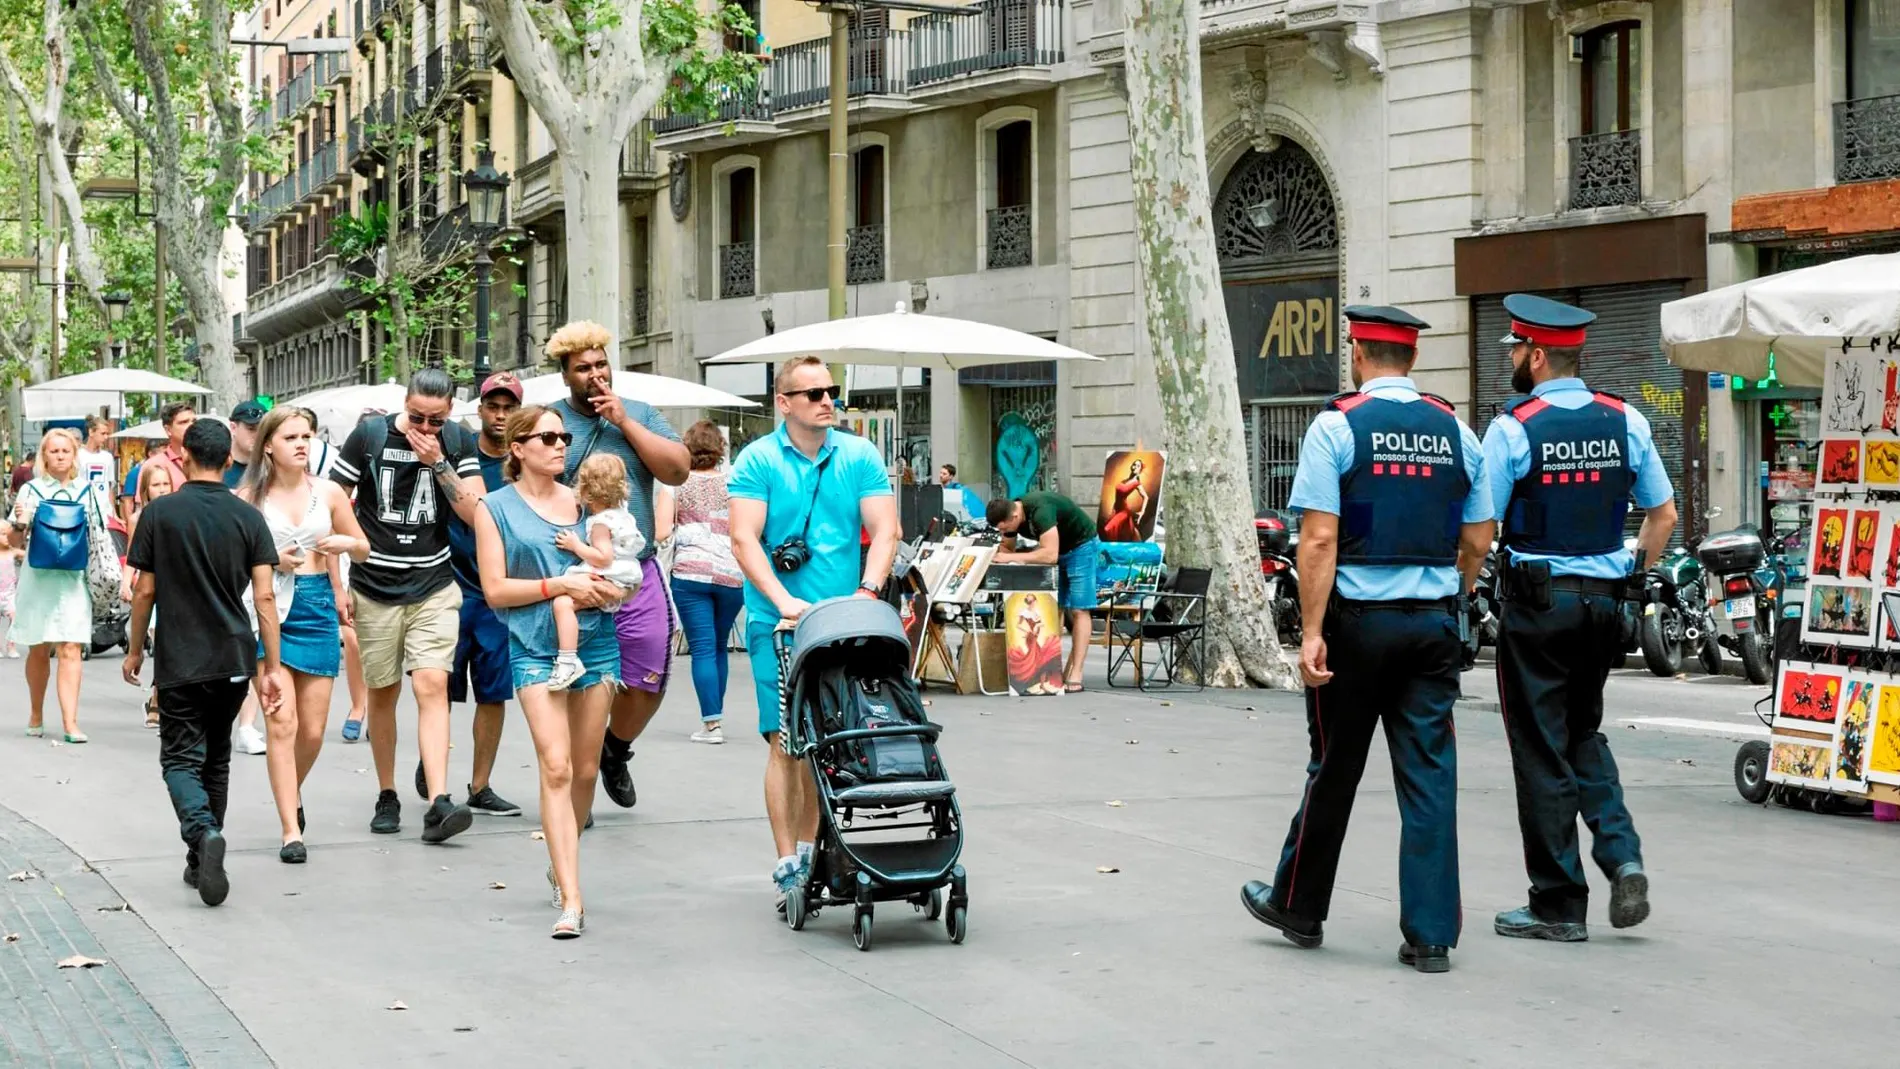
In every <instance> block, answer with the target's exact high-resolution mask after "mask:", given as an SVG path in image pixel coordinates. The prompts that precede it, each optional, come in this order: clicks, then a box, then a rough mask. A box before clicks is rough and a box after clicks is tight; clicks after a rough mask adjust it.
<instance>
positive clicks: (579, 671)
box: [548, 656, 587, 692]
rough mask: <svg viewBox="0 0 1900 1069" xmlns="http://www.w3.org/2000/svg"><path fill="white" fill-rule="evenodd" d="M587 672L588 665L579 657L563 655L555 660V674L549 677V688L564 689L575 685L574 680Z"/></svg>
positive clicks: (553, 689) (552, 690)
mask: <svg viewBox="0 0 1900 1069" xmlns="http://www.w3.org/2000/svg"><path fill="white" fill-rule="evenodd" d="M586 674H587V666H586V665H583V664H582V663H581V659H580V658H579V657H566V656H563V657H561V658H559V659H558V660H556V661H555V662H554V674H553V675H551V676H549V677H548V690H549V691H551V692H554V691H563V690H566V689H567V688H569V687H571V686H573V685H574V681H575V680H577V679H579V678H580V677H581V676H583V675H586Z"/></svg>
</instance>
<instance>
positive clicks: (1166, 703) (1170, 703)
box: [1161, 702, 1174, 707]
mask: <svg viewBox="0 0 1900 1069" xmlns="http://www.w3.org/2000/svg"><path fill="white" fill-rule="evenodd" d="M1161 704H1162V706H1163V707H1166V706H1170V705H1173V704H1174V703H1173V702H1162V703H1161Z"/></svg>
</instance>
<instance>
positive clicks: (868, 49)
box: [759, 28, 910, 114]
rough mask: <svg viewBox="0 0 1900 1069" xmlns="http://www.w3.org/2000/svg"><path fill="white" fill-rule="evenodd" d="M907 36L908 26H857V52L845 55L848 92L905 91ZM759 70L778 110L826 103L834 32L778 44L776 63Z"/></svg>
mask: <svg viewBox="0 0 1900 1069" xmlns="http://www.w3.org/2000/svg"><path fill="white" fill-rule="evenodd" d="M906 36H908V35H907V34H906V33H905V31H903V30H889V29H876V28H854V29H853V30H852V31H851V46H850V47H851V53H850V55H849V56H848V57H847V59H846V61H845V65H846V74H845V77H846V83H847V95H849V96H853V97H860V96H897V95H901V94H902V93H903V92H904V64H905V63H906V62H907V61H908V60H909V56H910V53H909V49H908V47H907V46H906V44H905V38H906ZM759 74H760V77H761V79H762V80H765V81H768V82H769V83H770V85H771V87H772V110H773V111H774V112H775V113H778V114H783V113H784V112H788V111H797V110H798V109H800V108H815V107H821V106H823V105H825V104H827V103H829V102H830V100H831V38H829V37H819V38H816V39H814V40H810V41H800V42H798V43H797V44H792V45H786V46H785V47H784V48H780V49H775V50H774V51H773V53H772V61H771V63H769V64H767V65H765V66H764V67H763V68H761V69H760V71H759Z"/></svg>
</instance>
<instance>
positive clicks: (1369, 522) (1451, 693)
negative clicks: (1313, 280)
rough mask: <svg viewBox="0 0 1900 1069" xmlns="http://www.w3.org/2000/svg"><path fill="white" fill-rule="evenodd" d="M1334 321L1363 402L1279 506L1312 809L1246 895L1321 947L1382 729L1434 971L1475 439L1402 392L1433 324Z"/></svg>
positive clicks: (1453, 825)
mask: <svg viewBox="0 0 1900 1069" xmlns="http://www.w3.org/2000/svg"><path fill="white" fill-rule="evenodd" d="M1345 313H1346V319H1347V320H1348V323H1349V326H1350V330H1349V337H1350V339H1351V342H1352V380H1353V382H1354V383H1355V384H1357V385H1358V386H1359V387H1360V388H1359V390H1358V392H1356V393H1346V394H1341V395H1339V396H1338V397H1335V398H1333V399H1332V400H1331V401H1330V402H1328V403H1327V405H1326V410H1325V411H1323V412H1321V413H1320V415H1319V418H1317V419H1315V420H1314V421H1313V425H1312V426H1311V427H1309V428H1308V429H1307V432H1306V439H1305V441H1304V442H1303V443H1302V444H1301V446H1300V465H1299V471H1298V472H1297V473H1296V474H1295V476H1294V480H1293V493H1292V495H1291V498H1290V500H1289V502H1288V504H1289V506H1290V507H1292V508H1295V509H1300V510H1302V511H1303V512H1304V514H1305V518H1304V520H1303V521H1302V523H1301V528H1300V553H1299V557H1300V560H1299V564H1300V604H1301V606H1302V608H1303V611H1304V613H1305V631H1304V634H1305V635H1306V640H1305V642H1304V644H1303V645H1302V647H1301V650H1300V675H1301V676H1302V677H1303V678H1304V680H1305V682H1306V688H1307V689H1306V723H1307V735H1308V738H1309V740H1310V742H1311V745H1312V759H1311V760H1310V761H1309V762H1308V763H1307V766H1306V793H1305V797H1304V800H1303V801H1302V802H1301V805H1300V809H1299V811H1298V812H1297V813H1295V814H1294V815H1293V823H1292V826H1291V827H1290V828H1289V829H1288V830H1287V837H1286V846H1285V849H1283V850H1282V851H1281V854H1280V867H1279V869H1278V870H1277V871H1276V872H1275V873H1274V877H1273V884H1272V886H1268V885H1267V884H1265V883H1262V882H1260V881H1259V880H1254V881H1251V882H1249V883H1248V884H1247V885H1246V886H1245V887H1243V888H1242V889H1241V893H1240V897H1241V901H1242V902H1243V903H1244V904H1245V905H1246V907H1247V911H1248V912H1249V913H1252V914H1253V916H1254V918H1255V919H1256V920H1258V921H1260V922H1261V923H1263V924H1266V925H1269V926H1271V927H1273V928H1277V929H1279V930H1280V932H1281V934H1283V935H1284V936H1285V937H1286V938H1287V939H1288V940H1289V941H1290V942H1292V943H1293V944H1294V945H1296V946H1300V947H1305V948H1312V947H1317V946H1319V945H1320V941H1321V939H1322V933H1321V924H1322V922H1324V921H1325V920H1326V912H1327V906H1328V904H1329V903H1330V902H1331V900H1332V896H1333V877H1334V874H1335V872H1336V871H1337V869H1338V867H1339V848H1340V844H1341V843H1342V842H1343V841H1344V839H1345V837H1346V821H1347V818H1348V817H1349V816H1350V815H1351V813H1352V803H1353V795H1354V793H1355V792H1356V790H1357V789H1358V786H1359V777H1360V774H1361V773H1363V772H1364V771H1365V766H1366V751H1367V748H1368V747H1369V746H1370V745H1371V744H1372V733H1373V730H1374V728H1376V727H1377V726H1379V722H1380V721H1381V720H1383V721H1384V727H1385V736H1386V745H1387V746H1388V748H1389V749H1390V750H1391V755H1392V778H1393V780H1394V781H1395V782H1396V783H1397V786H1398V799H1399V815H1400V819H1401V825H1402V831H1401V832H1400V840H1399V930H1400V932H1401V933H1403V935H1404V937H1405V943H1404V945H1403V946H1401V947H1400V948H1399V960H1400V961H1401V962H1403V963H1405V964H1406V965H1409V966H1411V967H1413V968H1415V969H1417V970H1418V971H1419V972H1444V971H1446V970H1447V969H1449V968H1450V967H1451V948H1452V947H1453V946H1456V945H1457V943H1458V932H1459V928H1460V926H1461V917H1460V912H1459V906H1458V901H1459V900H1458V824H1457V790H1458V768H1457V753H1456V749H1455V744H1454V741H1453V733H1452V720H1451V713H1452V703H1453V702H1454V701H1455V700H1456V699H1457V697H1458V671H1459V660H1460V650H1461V644H1460V635H1459V628H1460V624H1461V622H1462V621H1463V619H1464V614H1463V612H1462V609H1461V608H1460V605H1459V602H1460V601H1461V600H1462V599H1461V598H1460V597H1459V595H1460V594H1461V593H1462V592H1463V591H1466V590H1468V589H1469V588H1470V585H1471V582H1472V580H1473V579H1474V578H1475V577H1476V575H1477V571H1478V568H1479V566H1480V565H1481V564H1482V563H1483V560H1484V555H1485V551H1486V550H1487V549H1489V548H1490V543H1491V529H1492V522H1491V521H1492V515H1493V509H1492V507H1491V493H1490V486H1489V484H1488V483H1487V482H1486V481H1485V479H1484V472H1483V454H1482V451H1481V450H1480V448H1479V445H1478V437H1477V435H1475V434H1473V433H1472V432H1471V429H1470V428H1468V427H1466V426H1465V425H1464V424H1463V423H1462V422H1460V421H1459V419H1458V417H1457V416H1456V415H1454V414H1453V412H1452V407H1451V405H1450V404H1449V403H1447V402H1446V401H1444V400H1442V399H1440V398H1437V397H1433V396H1432V395H1430V394H1423V393H1420V392H1419V391H1418V388H1417V387H1416V386H1414V385H1413V383H1412V380H1411V378H1410V377H1409V375H1410V372H1411V370H1412V363H1413V361H1415V360H1416V359H1417V357H1418V348H1417V346H1418V332H1419V331H1421V330H1424V329H1426V327H1427V324H1425V323H1424V322H1422V321H1420V320H1419V319H1417V318H1415V317H1413V316H1411V315H1409V314H1407V313H1405V312H1402V311H1400V310H1399V309H1397V308H1381V307H1370V306H1365V305H1353V306H1350V307H1348V308H1347V309H1346V310H1345ZM1461 572H1462V577H1461V575H1460V573H1461Z"/></svg>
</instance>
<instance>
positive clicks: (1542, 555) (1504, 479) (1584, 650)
mask: <svg viewBox="0 0 1900 1069" xmlns="http://www.w3.org/2000/svg"><path fill="white" fill-rule="evenodd" d="M1504 307H1505V311H1506V312H1508V313H1509V314H1510V316H1511V332H1510V334H1508V335H1506V336H1505V338H1504V339H1503V341H1504V344H1506V345H1508V346H1509V347H1510V350H1511V365H1512V372H1513V378H1512V384H1513V386H1515V387H1516V388H1517V389H1518V390H1520V391H1521V392H1523V393H1525V394H1527V395H1528V396H1526V397H1523V398H1521V399H1520V400H1518V401H1517V402H1515V403H1513V404H1512V405H1511V406H1510V407H1509V408H1508V409H1506V411H1505V412H1504V413H1503V414H1501V415H1499V416H1498V418H1497V419H1496V420H1495V421H1493V422H1492V424H1491V426H1490V427H1489V428H1488V429H1487V430H1486V432H1485V438H1484V452H1485V470H1486V472H1487V477H1488V478H1489V479H1490V481H1491V486H1492V496H1493V497H1494V498H1495V499H1496V502H1497V505H1498V506H1499V510H1498V511H1499V516H1500V518H1501V521H1502V529H1501V531H1500V532H1499V536H1498V537H1499V542H1500V543H1501V545H1502V547H1503V550H1502V553H1503V560H1502V561H1501V564H1502V565H1503V567H1502V571H1501V575H1500V578H1501V579H1502V584H1501V594H1502V603H1501V605H1500V609H1499V636H1498V679H1499V692H1500V698H1501V701H1502V704H1503V710H1504V725H1505V733H1506V735H1507V737H1508V738H1509V740H1510V744H1511V763H1512V766H1513V768H1514V770H1515V772H1516V782H1517V812H1518V827H1519V830H1520V832H1521V834H1522V837H1523V845H1524V864H1525V868H1526V870H1527V872H1528V874H1529V876H1530V892H1529V901H1528V903H1527V904H1526V905H1524V906H1523V907H1520V908H1518V909H1514V910H1511V911H1509V912H1506V913H1500V914H1498V916H1497V918H1496V920H1495V922H1494V928H1495V930H1496V931H1497V932H1498V934H1500V935H1506V936H1513V937H1517V938H1525V939H1547V940H1556V941H1563V942H1576V941H1581V940H1584V939H1587V938H1588V937H1589V930H1588V928H1587V915H1588V905H1589V894H1590V890H1589V884H1588V883H1587V882H1586V880H1585V877H1584V872H1583V865H1582V860H1581V857H1580V847H1579V835H1578V831H1577V820H1578V818H1579V817H1581V818H1582V819H1583V822H1584V823H1585V824H1587V825H1588V826H1589V827H1590V829H1591V832H1592V835H1593V837H1594V839H1595V843H1594V845H1593V848H1592V850H1591V857H1592V859H1593V860H1594V861H1595V862H1596V864H1597V867H1598V868H1599V869H1600V870H1601V871H1602V873H1603V875H1604V877H1605V878H1606V879H1607V880H1608V881H1609V884H1610V906H1609V911H1608V912H1609V919H1610V924H1611V926H1612V927H1616V928H1627V927H1629V926H1631V925H1634V924H1639V923H1641V922H1642V921H1643V920H1644V918H1646V917H1647V916H1648V915H1649V879H1648V876H1647V875H1646V874H1645V873H1644V871H1643V864H1642V842H1641V840H1640V839H1639V838H1638V837H1637V834H1636V826H1635V822H1634V821H1633V820H1632V818H1631V817H1630V812H1629V807H1628V806H1627V805H1626V804H1625V803H1624V799H1623V788H1622V784H1621V782H1620V780H1619V778H1618V775H1617V769H1616V759H1615V758H1614V757H1613V756H1612V755H1611V753H1610V745H1609V740H1608V739H1606V738H1605V737H1604V736H1603V732H1602V730H1601V729H1602V723H1603V685H1604V683H1605V681H1606V679H1607V678H1608V675H1609V670H1610V667H1611V665H1612V663H1613V662H1617V661H1620V660H1621V657H1622V654H1623V650H1624V649H1625V648H1626V644H1627V642H1628V640H1629V638H1630V632H1631V631H1632V630H1633V623H1634V616H1633V614H1632V613H1631V611H1630V610H1631V606H1630V604H1629V603H1628V602H1627V601H1626V597H1627V596H1628V595H1629V594H1630V593H1631V591H1630V589H1629V586H1630V584H1628V582H1627V581H1626V577H1628V576H1629V575H1630V574H1631V572H1632V571H1633V570H1635V569H1636V568H1637V567H1638V566H1639V562H1640V561H1641V560H1642V559H1644V557H1648V558H1650V559H1654V557H1655V556H1656V555H1657V554H1659V553H1660V552H1661V550H1662V548H1663V546H1664V545H1665V544H1666V543H1667V541H1668V539H1669V533H1670V531H1671V530H1672V529H1674V527H1675V523H1676V509H1675V503H1674V496H1675V494H1674V490H1673V489H1672V488H1671V487H1670V485H1669V478H1668V476H1667V474H1666V473H1665V472H1664V470H1663V466H1662V462H1661V459H1660V458H1659V457H1658V456H1657V453H1656V448H1655V443H1654V441H1653V439H1652V438H1651V436H1650V428H1649V423H1648V421H1647V420H1646V419H1644V417H1643V415H1642V413H1640V412H1638V411H1637V410H1635V409H1633V408H1630V407H1629V406H1627V405H1625V404H1624V403H1623V401H1622V399H1621V398H1619V397H1617V396H1616V395H1614V394H1608V393H1602V392H1599V391H1592V390H1591V389H1589V388H1588V387H1587V386H1585V385H1584V383H1583V380H1582V379H1580V378H1578V377H1577V374H1578V371H1579V361H1580V357H1581V354H1582V351H1583V348H1584V343H1585V339H1586V328H1587V327H1588V326H1589V324H1590V323H1591V321H1593V320H1594V319H1595V318H1596V317H1595V316H1594V315H1592V314H1591V313H1589V312H1586V311H1584V310H1583V309H1580V308H1573V307H1571V306H1569V305H1565V304H1560V303H1558V302H1556V301H1551V300H1546V299H1543V298H1539V297H1529V296H1525V295H1522V294H1513V295H1512V296H1510V297H1507V298H1506V299H1505V302H1504ZM1632 497H1633V498H1634V500H1635V503H1636V504H1637V505H1638V506H1640V507H1641V508H1642V509H1643V510H1644V516H1643V524H1642V530H1641V532H1640V534H1639V535H1638V541H1639V543H1640V549H1641V551H1642V553H1640V554H1638V553H1632V552H1631V551H1629V550H1627V549H1625V548H1624V545H1623V538H1624V520H1625V518H1626V516H1627V515H1628V512H1629V507H1630V502H1631V499H1632Z"/></svg>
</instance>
